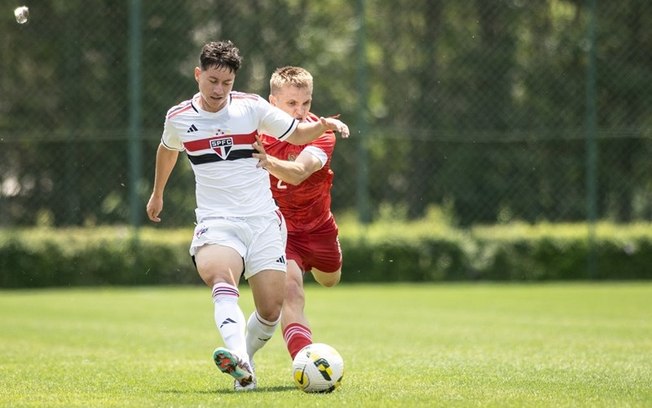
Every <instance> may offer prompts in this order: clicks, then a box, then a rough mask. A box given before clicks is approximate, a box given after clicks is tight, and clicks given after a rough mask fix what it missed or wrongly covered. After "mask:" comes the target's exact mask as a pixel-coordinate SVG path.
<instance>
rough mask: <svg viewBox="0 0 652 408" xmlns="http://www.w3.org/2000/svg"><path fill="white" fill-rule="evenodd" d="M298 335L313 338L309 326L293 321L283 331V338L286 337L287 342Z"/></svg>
mask: <svg viewBox="0 0 652 408" xmlns="http://www.w3.org/2000/svg"><path fill="white" fill-rule="evenodd" d="M297 336H300V337H305V338H308V339H312V332H311V331H310V329H309V328H307V327H305V326H303V325H300V324H299V323H292V324H290V325H289V326H287V327H286V328H285V330H284V331H283V339H285V342H286V343H289V342H290V341H291V340H292V339H293V338H294V337H297Z"/></svg>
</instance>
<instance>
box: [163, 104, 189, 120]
mask: <svg viewBox="0 0 652 408" xmlns="http://www.w3.org/2000/svg"><path fill="white" fill-rule="evenodd" d="M190 108H192V104H191V103H190V101H186V102H185V103H184V104H181V105H179V106H178V107H177V108H172V109H170V111H169V112H168V116H167V119H170V118H171V117H174V116H176V115H178V114H180V113H182V112H185V111H187V110H188V109H190Z"/></svg>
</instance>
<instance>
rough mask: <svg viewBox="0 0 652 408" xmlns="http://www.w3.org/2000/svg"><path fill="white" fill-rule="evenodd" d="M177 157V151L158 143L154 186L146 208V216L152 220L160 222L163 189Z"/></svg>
mask: <svg viewBox="0 0 652 408" xmlns="http://www.w3.org/2000/svg"><path fill="white" fill-rule="evenodd" d="M177 157H179V152H177V151H176V150H170V149H168V148H166V147H165V146H163V144H159V146H158V149H157V150H156V170H155V173H154V188H153V189H152V195H151V196H150V197H149V201H148V202H147V208H146V211H147V217H148V218H149V219H150V220H151V221H153V222H161V219H160V218H159V214H160V213H161V211H163V191H164V190H165V185H166V184H167V182H168V179H169V178H170V174H171V173H172V169H174V165H175V164H176V163H177Z"/></svg>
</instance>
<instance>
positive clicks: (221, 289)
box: [213, 283, 240, 299]
mask: <svg viewBox="0 0 652 408" xmlns="http://www.w3.org/2000/svg"><path fill="white" fill-rule="evenodd" d="M218 296H232V297H236V298H239V297H240V291H238V288H236V287H235V286H233V285H229V284H228V283H216V284H215V285H213V299H216V298H217V297H218Z"/></svg>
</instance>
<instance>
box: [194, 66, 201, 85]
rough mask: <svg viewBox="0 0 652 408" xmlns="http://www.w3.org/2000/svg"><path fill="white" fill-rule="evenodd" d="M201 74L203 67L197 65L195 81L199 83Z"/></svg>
mask: <svg viewBox="0 0 652 408" xmlns="http://www.w3.org/2000/svg"><path fill="white" fill-rule="evenodd" d="M199 75H201V68H199V67H195V81H197V82H198V83H199Z"/></svg>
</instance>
